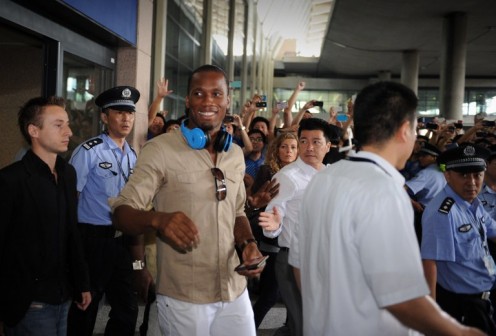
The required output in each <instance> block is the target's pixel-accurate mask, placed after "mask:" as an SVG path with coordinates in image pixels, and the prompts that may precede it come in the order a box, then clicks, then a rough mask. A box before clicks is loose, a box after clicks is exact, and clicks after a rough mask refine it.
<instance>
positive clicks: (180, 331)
mask: <svg viewBox="0 0 496 336" xmlns="http://www.w3.org/2000/svg"><path fill="white" fill-rule="evenodd" d="M157 306H158V323H159V327H160V332H161V333H162V335H163V336H184V335H188V336H207V335H210V336H232V335H236V336H256V331H255V320H254V317H253V309H252V307H251V302H250V298H249V296H248V290H246V289H245V291H244V292H243V294H241V295H240V296H239V297H238V298H237V299H236V300H234V301H232V302H215V303H208V304H195V303H189V302H184V301H179V300H176V299H173V298H171V297H168V296H165V295H160V294H157Z"/></svg>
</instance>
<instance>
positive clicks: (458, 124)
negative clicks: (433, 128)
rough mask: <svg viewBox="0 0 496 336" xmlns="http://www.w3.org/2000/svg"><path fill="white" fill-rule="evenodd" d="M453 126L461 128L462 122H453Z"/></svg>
mask: <svg viewBox="0 0 496 336" xmlns="http://www.w3.org/2000/svg"><path fill="white" fill-rule="evenodd" d="M455 127H456V128H458V129H460V128H463V123H461V122H457V123H455Z"/></svg>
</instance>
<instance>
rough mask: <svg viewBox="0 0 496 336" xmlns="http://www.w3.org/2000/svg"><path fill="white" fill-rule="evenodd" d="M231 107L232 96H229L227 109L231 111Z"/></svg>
mask: <svg viewBox="0 0 496 336" xmlns="http://www.w3.org/2000/svg"><path fill="white" fill-rule="evenodd" d="M230 107H231V96H230V95H227V108H228V109H229V108H230Z"/></svg>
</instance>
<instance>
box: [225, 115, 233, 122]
mask: <svg viewBox="0 0 496 336" xmlns="http://www.w3.org/2000/svg"><path fill="white" fill-rule="evenodd" d="M232 122H234V116H232V115H226V116H225V117H224V123H232Z"/></svg>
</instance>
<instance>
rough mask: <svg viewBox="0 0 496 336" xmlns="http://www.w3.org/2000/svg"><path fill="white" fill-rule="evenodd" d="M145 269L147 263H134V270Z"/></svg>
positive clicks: (137, 261) (138, 261) (139, 261)
mask: <svg viewBox="0 0 496 336" xmlns="http://www.w3.org/2000/svg"><path fill="white" fill-rule="evenodd" d="M144 268H145V262H144V261H143V260H135V261H133V270H134V271H141V270H142V269H144Z"/></svg>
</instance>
